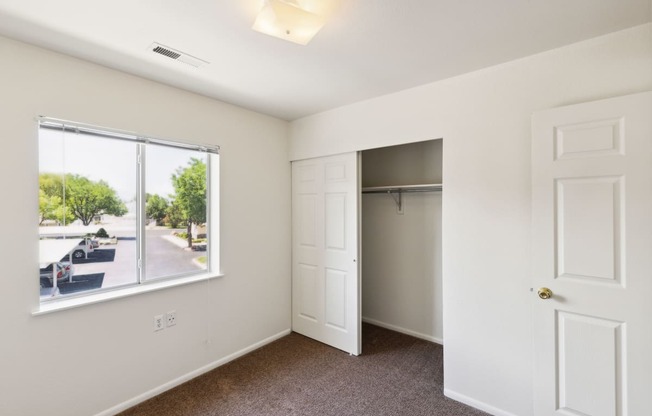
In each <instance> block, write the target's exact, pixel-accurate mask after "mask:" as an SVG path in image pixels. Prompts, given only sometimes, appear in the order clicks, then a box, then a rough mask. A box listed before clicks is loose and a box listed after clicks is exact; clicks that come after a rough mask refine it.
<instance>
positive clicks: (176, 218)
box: [165, 200, 183, 228]
mask: <svg viewBox="0 0 652 416" xmlns="http://www.w3.org/2000/svg"><path fill="white" fill-rule="evenodd" d="M165 220H166V224H167V225H168V226H170V228H177V227H178V226H179V224H181V223H182V222H183V212H181V208H180V207H179V203H178V202H177V201H176V200H174V201H172V203H171V204H170V205H169V206H168V209H167V211H166V215H165Z"/></svg>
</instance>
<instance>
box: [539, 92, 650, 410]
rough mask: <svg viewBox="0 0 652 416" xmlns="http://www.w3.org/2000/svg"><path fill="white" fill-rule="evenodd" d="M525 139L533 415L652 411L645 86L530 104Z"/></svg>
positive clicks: (648, 198) (646, 102)
mask: <svg viewBox="0 0 652 416" xmlns="http://www.w3.org/2000/svg"><path fill="white" fill-rule="evenodd" d="M532 138H533V142H532V237H533V239H532V265H533V269H532V282H533V300H534V304H533V313H534V315H533V319H534V322H533V334H534V347H535V371H534V373H535V374H534V395H535V397H534V401H535V407H534V409H535V412H534V413H535V415H536V416H553V415H555V416H557V415H565V416H626V415H629V416H639V415H652V300H651V299H650V297H651V296H652V93H641V94H635V95H630V96H625V97H618V98H612V99H608V100H602V101H596V102H591V103H585V104H579V105H573V106H568V107H561V108H557V109H552V110H548V111H543V112H540V113H537V114H535V115H534V117H533V131H532ZM543 288H548V289H550V290H551V292H552V296H551V297H550V298H548V299H544V298H546V293H545V289H543ZM540 289H541V290H540ZM539 292H541V295H540V294H539Z"/></svg>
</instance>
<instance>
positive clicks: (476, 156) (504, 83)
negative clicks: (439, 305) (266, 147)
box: [290, 24, 652, 416]
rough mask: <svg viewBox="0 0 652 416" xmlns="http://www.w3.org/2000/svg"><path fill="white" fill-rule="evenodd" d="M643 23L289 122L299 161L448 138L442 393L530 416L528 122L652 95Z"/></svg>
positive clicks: (648, 38)
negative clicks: (552, 112)
mask: <svg viewBox="0 0 652 416" xmlns="http://www.w3.org/2000/svg"><path fill="white" fill-rule="evenodd" d="M651 31H652V25H650V24H647V25H644V26H639V27H636V28H633V29H629V30H625V31H622V32H618V33H614V34H611V35H608V36H604V37H600V38H596V39H592V40H589V41H586V42H582V43H578V44H575V45H571V46H568V47H564V48H561V49H557V50H553V51H549V52H546V53H542V54H539V55H535V56H531V57H528V58H525V59H521V60H518V61H514V62H510V63H507V64H503V65H499V66H496V67H492V68H487V69H484V70H481V71H477V72H474V73H470V74H467V75H464V76H460V77H456V78H452V79H448V80H444V81H441V82H437V83H433V84H428V85H424V86H421V87H417V88H413V89H410V90H406V91H402V92H399V93H396V94H392V95H387V96H384V97H379V98H376V99H371V100H368V101H364V102H360V103H356V104H353V105H349V106H345V107H341V108H338V109H335V110H331V111H327V112H324V113H321V114H317V115H314V116H310V117H306V118H303V119H300V120H297V121H295V122H293V123H291V126H290V138H291V142H290V154H291V158H292V159H303V158H308V157H317V156H322V155H327V154H335V153H341V152H350V151H356V150H362V149H368V148H374V147H381V146H388V145H393V144H398V143H406V142H412V141H421V140H427V139H433V138H444V169H443V182H444V183H445V185H446V187H445V190H444V193H443V233H444V235H443V243H442V244H443V291H444V339H445V347H444V348H445V354H444V359H445V389H446V392H447V394H449V395H450V396H452V397H454V398H457V399H459V400H463V401H466V402H467V403H471V404H474V405H476V406H479V407H483V408H484V409H486V410H489V411H490V412H492V413H494V414H501V415H509V414H511V415H518V416H527V415H531V414H532V370H531V369H532V345H531V344H532V341H531V338H532V336H531V334H532V328H531V316H530V302H531V300H532V294H531V293H530V292H529V288H530V274H531V271H530V262H529V256H530V253H529V251H530V248H529V246H530V241H529V240H530V116H531V114H532V112H534V111H536V110H539V109H544V108H550V107H556V106H560V105H566V104H573V103H579V102H584V101H591V100H595V99H601V98H606V97H612V96H618V95H624V94H628V93H634V92H639V91H645V90H650V89H652V33H651Z"/></svg>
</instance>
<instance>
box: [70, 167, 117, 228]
mask: <svg viewBox="0 0 652 416" xmlns="http://www.w3.org/2000/svg"><path fill="white" fill-rule="evenodd" d="M66 206H68V207H70V209H71V210H72V213H73V215H74V216H75V217H76V218H79V219H80V220H81V222H82V223H83V224H84V225H88V224H90V223H91V222H92V221H93V218H94V217H95V216H96V215H99V214H109V215H115V216H117V217H121V216H123V215H124V214H126V213H127V206H126V205H125V204H124V202H122V201H121V200H120V198H118V196H117V195H116V192H115V190H113V188H111V187H110V186H109V184H108V183H106V182H105V181H103V180H100V181H97V182H94V181H91V180H90V179H88V178H86V177H84V176H81V175H71V174H68V175H66Z"/></svg>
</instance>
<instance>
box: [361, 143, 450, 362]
mask: <svg viewBox="0 0 652 416" xmlns="http://www.w3.org/2000/svg"><path fill="white" fill-rule="evenodd" d="M441 161H442V141H441V140H431V141H428V142H421V143H411V144H406V145H400V146H390V147H383V148H380V149H373V150H367V151H364V152H362V186H363V188H364V187H367V186H384V185H411V184H426V183H441V175H442V170H441ZM401 198H402V207H403V210H402V211H403V212H402V214H399V213H397V205H396V203H395V202H394V199H393V198H392V197H391V196H390V195H387V194H375V193H374V194H367V193H363V194H362V203H361V205H362V208H361V211H362V238H361V241H362V319H363V320H364V321H366V322H370V323H373V324H376V325H379V326H383V327H386V328H390V329H393V330H395V331H399V332H404V333H407V334H410V335H414V336H417V337H419V338H423V339H427V340H430V341H435V342H439V343H441V342H442V337H443V329H442V328H443V318H442V292H441V287H442V278H441V202H442V195H441V193H440V192H419V193H404V194H402V197H401ZM362 353H363V354H364V350H363V351H362Z"/></svg>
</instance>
